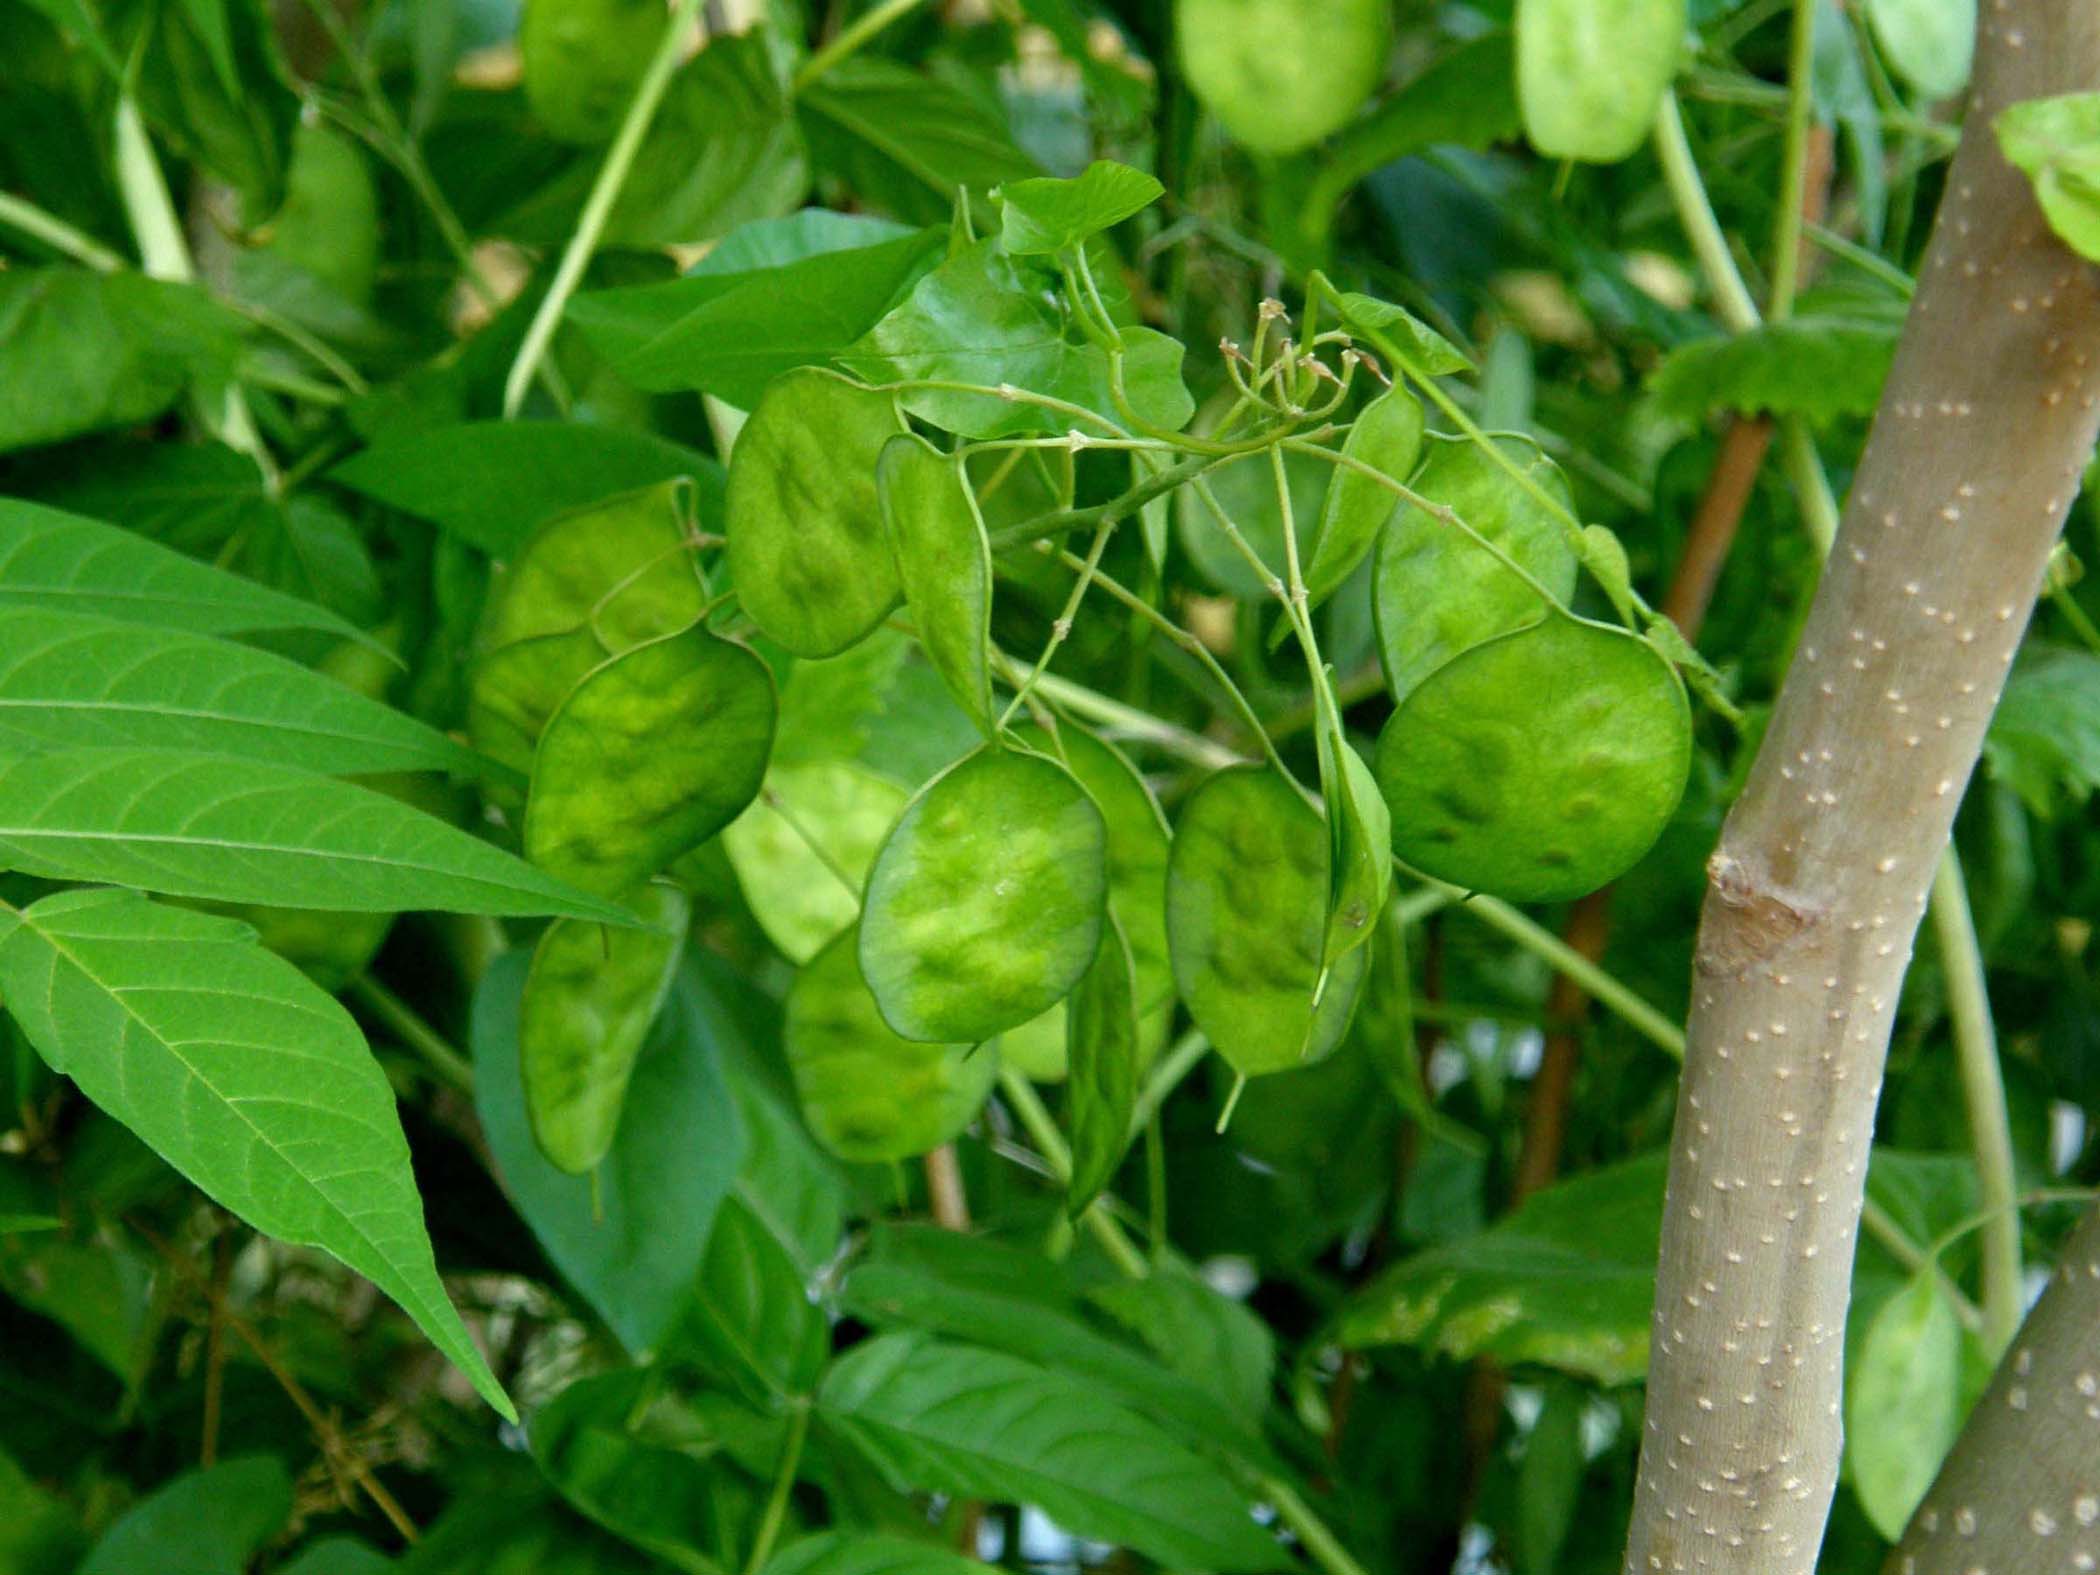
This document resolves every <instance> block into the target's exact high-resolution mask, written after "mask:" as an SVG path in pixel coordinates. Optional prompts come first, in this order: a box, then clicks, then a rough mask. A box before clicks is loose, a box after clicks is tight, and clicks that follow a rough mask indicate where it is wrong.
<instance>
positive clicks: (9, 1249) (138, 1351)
mask: <svg viewBox="0 0 2100 1575" xmlns="http://www.w3.org/2000/svg"><path fill="white" fill-rule="evenodd" d="M32 1223H34V1222H32ZM59 1225H60V1222H59V1221H57V1220H53V1221H51V1227H52V1228H54V1229H55V1228H58V1227H59ZM156 1267H157V1265H156V1264H155V1263H154V1262H153V1261H152V1260H151V1259H150V1258H148V1257H147V1256H146V1255H145V1253H144V1251H143V1249H137V1248H133V1247H130V1246H128V1245H126V1244H125V1243H124V1242H123V1241H113V1242H112V1241H92V1240H87V1241H68V1240H64V1239H62V1238H53V1237H48V1236H39V1237H37V1238H36V1239H35V1240H28V1241H16V1242H7V1241H4V1240H0V1288H4V1289H5V1290H6V1292H7V1294H8V1296H9V1297H10V1298H12V1299H13V1300H14V1301H16V1302H18V1303H19V1304H20V1305H22V1306H24V1307H26V1308H28V1309H29V1310H30V1311H32V1312H35V1313H40V1314H42V1315H43V1316H44V1317H46V1318H49V1319H50V1320H51V1321H52V1322H53V1323H55V1324H57V1325H58V1326H59V1327H60V1328H62V1329H64V1330H65V1331H66V1333H68V1334H70V1335H71V1336H72V1337H73V1338H74V1340H75V1341H76V1342H77V1343H78V1344H79V1345H80V1348H81V1349H82V1350H84V1351H87V1352H88V1353H89V1354H90V1355H92V1356H93V1357H94V1358H95V1359H96V1360H97V1361H99V1362H100V1363H102V1365H103V1366H104V1367H107V1368H108V1369H109V1370H110V1371H111V1372H112V1373H114V1374H116V1376H117V1378H118V1380H119V1381H121V1382H122V1383H123V1385H124V1387H125V1388H126V1389H127V1390H130V1391H134V1392H135V1391H137V1390H138V1388H139V1386H140V1385H141V1384H142V1383H143V1382H144V1381H145V1378H146V1373H147V1370H148V1368H150V1367H151V1366H152V1363H153V1356H154V1346H155V1342H156V1340H157V1339H158V1337H159V1335H160V1333H161V1330H162V1328H163V1324H164V1311H165V1310H164V1308H163V1307H162V1305H161V1303H160V1300H159V1298H158V1296H157V1294H156V1287H155V1283H154V1271H155V1269H156ZM0 1568H5V1566H4V1565H0Z"/></svg>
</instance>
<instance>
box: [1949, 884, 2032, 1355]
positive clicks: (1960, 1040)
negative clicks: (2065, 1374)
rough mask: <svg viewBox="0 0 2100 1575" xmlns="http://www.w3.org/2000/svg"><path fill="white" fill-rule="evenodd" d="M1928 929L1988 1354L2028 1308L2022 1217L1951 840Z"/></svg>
mask: <svg viewBox="0 0 2100 1575" xmlns="http://www.w3.org/2000/svg"><path fill="white" fill-rule="evenodd" d="M1932 925H1933V934H1934V935H1935V936H1936V937H1937V938H1938V940H1939V945H1940V964H1941V972H1942V974H1943V975H1944V976H1945V979H1946V986H1947V1017H1948V1021H1949V1023H1950V1024H1951V1026H1952V1028H1953V1031H1954V1058H1955V1063H1956V1065H1957V1067H1958V1068H1959V1070H1960V1073H1961V1086H1962V1101H1963V1103H1964V1104H1965V1105H1966V1106H1967V1107H1968V1113H1969V1147H1970V1151H1971V1152H1972V1153H1973V1154H1974V1155H1975V1159H1976V1193H1977V1199H1978V1201H1979V1202H1980V1203H1982V1205H1983V1207H1984V1208H1985V1209H1986V1210H1987V1211H1989V1212H1990V1218H1989V1219H1988V1220H1987V1221H1986V1222H1985V1224H1984V1227H1983V1316H1984V1342H1985V1345H1986V1346H1987V1348H1988V1349H1989V1351H1990V1354H1991V1355H1992V1356H1994V1357H1995V1356H1997V1355H1998V1354H2000V1353H2001V1352H2003V1351H2004V1349H2005V1348H2006V1346H2008V1345H2009V1344H2011V1343H2012V1337H2013V1335H2014V1333H2015V1332H2016V1331H2017V1330H2018V1329H2019V1327H2020V1317H2021V1314H2022V1313H2023V1312H2024V1311H2025V1310H2026V1309H2025V1295H2024V1293H2023V1290H2022V1286H2021V1281H2022V1278H2023V1271H2022V1269H2021V1265H2020V1217H2019V1214H2018V1213H2017V1211H2015V1209H2014V1208H2013V1196H2014V1172H2013V1151H2012V1122H2011V1118H2010V1116H2009V1115H2008V1114H2007V1113H2006V1106H2005V1079H2004V1075H2003V1073H2002V1071H2001V1069H2000V1067H1999V1064H1998V1034H1997V1030H1996V1028H1995V1027H1994V1026H1993V1025H1992V1023H1991V1002H1990V996H1989V994H1988V993H1987V988H1986V985H1985V982H1984V974H1983V949H1982V947H1981V945H1980V944H1979V943H1978V941H1977V938H1976V921H1975V917H1974V916H1973V915H1972V914H1971V912H1970V910H1969V893H1968V890H1967V888H1966V886H1965V884H1964V883H1963V880H1962V873H1961V864H1960V863H1959V862H1958V861H1957V860H1956V858H1955V856H1954V849H1953V848H1952V847H1951V846H1950V847H1949V848H1948V849H1947V851H1946V853H1945V854H1943V855H1942V856H1941V858H1940V864H1939V868H1938V870H1936V871H1935V872H1934V874H1933V877H1932Z"/></svg>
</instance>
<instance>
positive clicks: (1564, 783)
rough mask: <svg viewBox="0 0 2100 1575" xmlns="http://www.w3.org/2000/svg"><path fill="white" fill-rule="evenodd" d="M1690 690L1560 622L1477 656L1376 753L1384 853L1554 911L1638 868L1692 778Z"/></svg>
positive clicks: (1462, 659) (1627, 638)
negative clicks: (1387, 819)
mask: <svg viewBox="0 0 2100 1575" xmlns="http://www.w3.org/2000/svg"><path fill="white" fill-rule="evenodd" d="M1691 759H1692V713H1691V707H1690V705H1689V704H1688V703H1687V702H1686V700H1685V695H1684V685H1683V683H1682V682H1680V681H1679V679H1678V677H1677V674H1676V673H1675V671H1673V670H1672V669H1671V667H1670V664H1669V663H1668V662H1666V661H1664V660H1663V658H1662V657H1661V656H1660V655H1659V654H1658V653H1657V652H1656V650H1655V648H1654V647H1653V646H1652V645H1650V644H1648V642H1647V641H1645V640H1641V639H1637V638H1636V637H1634V636H1633V635H1630V634H1627V633H1625V632H1624V631H1623V630H1619V629H1613V628H1609V627H1607V626H1606V625H1604V624H1595V623H1588V622H1585V621H1584V620H1582V619H1579V618H1571V617H1568V616H1566V615H1564V614H1555V615H1553V616H1552V617H1549V618H1548V619H1546V620H1545V621H1544V622H1543V623H1537V624H1533V625H1532V626H1531V627H1530V628H1528V629H1520V630H1518V631H1517V632H1516V633H1514V634H1506V635H1502V636H1500V637H1498V638H1496V639H1493V640H1490V641H1488V642H1487V643H1485V644H1483V645H1476V646H1474V647H1473V648H1472V649H1471V650H1470V651H1467V652H1466V653H1465V654H1464V655H1462V656H1458V657H1456V658H1454V659H1453V660H1452V661H1450V662H1448V663H1446V664H1445V665H1444V666H1443V667H1440V668H1438V669H1437V670H1436V671H1435V672H1434V673H1432V674H1431V675H1430V676H1429V677H1428V678H1426V679H1424V680H1423V681H1422V683H1421V684H1420V685H1419V686H1417V687H1416V688H1415V689H1414V690H1412V691H1411V692H1410V693H1409V694H1408V696H1407V698H1406V699H1404V700H1403V701H1401V703H1400V707H1399V709H1398V710H1396V711H1395V712H1394V713H1393V716H1392V720H1391V721H1389V722H1388V723H1387V724H1386V727H1385V731H1384V732H1383V733H1381V734H1380V735H1379V738H1378V761H1377V772H1378V786H1379V789H1380V791H1381V792H1383V793H1384V795H1385V800H1386V803H1387V805H1388V806H1389V807H1390V808H1391V810H1392V831H1393V851H1394V852H1395V853H1397V854H1398V855H1399V856H1400V857H1401V858H1403V859H1405V860H1406V861H1407V862H1408V863H1409V864H1412V865H1413V866H1414V867H1415V868H1417V869H1419V870H1421V871H1422V872H1423V873H1425V874H1428V875H1433V876H1435V877H1436V878H1437V879H1439V880H1444V881H1449V882H1450V883H1451V884H1453V885H1454V886H1459V887H1462V888H1464V889H1465V890H1467V891H1487V892H1493V893H1494V894H1496V895H1497V896H1501V897H1506V898H1508V899H1509V900H1510V901H1512V902H1563V901H1567V900H1569V899H1571V898H1575V897H1579V896H1582V895H1583V894H1584V893H1586V892H1591V891H1595V890H1596V889H1597V888H1598V887H1599V886H1602V885H1604V884H1606V883H1607V882H1609V881H1612V880H1615V879H1617V878H1618V877H1619V876H1620V875H1622V874H1624V873H1625V872H1626V871H1627V870H1629V869H1631V868H1632V867H1633V865H1634V864H1635V863H1636V862H1638V861H1639V859H1640V858H1641V856H1642V855H1643V854H1645V853H1646V852H1647V851H1648V849H1649V848H1650V847H1652V846H1653V845H1654V843H1655V839H1656V838H1657V837H1659V836H1661V835H1662V830H1663V827H1664V826H1666V825H1668V824H1669V821H1670V817H1671V815H1672V814H1674V813H1675V812H1676V809H1677V801H1678V800H1679V799H1680V798H1681V797H1683V795H1684V786H1685V781H1686V778H1687V775H1688V773H1689V772H1690V770H1691Z"/></svg>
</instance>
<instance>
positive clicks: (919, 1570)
mask: <svg viewBox="0 0 2100 1575" xmlns="http://www.w3.org/2000/svg"><path fill="white" fill-rule="evenodd" d="M985 1568H986V1566H984V1565H982V1564H979V1563H978V1562H977V1561H976V1560H975V1559H966V1558H964V1557H963V1556H962V1555H961V1554H960V1553H955V1552H951V1551H950V1550H949V1549H947V1548H944V1547H942V1546H940V1544H938V1543H934V1542H918V1541H914V1540H913V1539H911V1538H909V1537H902V1536H898V1535H896V1534H895V1533H893V1532H882V1531H827V1532H823V1533H821V1534H819V1535H817V1536H814V1537H804V1538H803V1539H802V1540H801V1541H800V1542H797V1543H793V1544H791V1545H790V1546H788V1547H786V1548H783V1549H782V1550H781V1551H780V1552H778V1553H776V1554H774V1555H773V1557H772V1559H771V1560H770V1561H769V1562H768V1563H767V1565H766V1567H765V1572H764V1575H983V1572H984V1570H985Z"/></svg>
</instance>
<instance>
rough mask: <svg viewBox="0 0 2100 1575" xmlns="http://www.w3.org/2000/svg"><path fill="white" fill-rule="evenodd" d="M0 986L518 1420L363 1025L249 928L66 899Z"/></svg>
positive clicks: (68, 1065) (271, 1220) (222, 1191)
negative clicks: (439, 1242)
mask: <svg viewBox="0 0 2100 1575" xmlns="http://www.w3.org/2000/svg"><path fill="white" fill-rule="evenodd" d="M0 993H4V995H5V998H6V1000H7V1002H8V1007H9V1010H11V1011H12V1012H13V1013H14V1016H15V1020H16V1021H17V1022H19V1023H20V1024H21V1025H22V1030H23V1032H24V1033H25V1034H27V1035H28V1036H29V1039H30V1042H31V1043H32V1044H34V1045H35V1046H36V1047H37V1050H38V1053H39V1054H41V1055H42V1056H43V1057H44V1059H45V1060H46V1061H48V1062H49V1063H50V1064H51V1066H52V1069H53V1070H54V1071H58V1072H63V1073H65V1074H66V1075H67V1076H68V1077H70V1078H72V1079H73V1081H74V1082H75V1083H76V1084H78V1085H79V1087H80V1090H81V1092H82V1093H84V1094H86V1095H87V1096H88V1098H90V1099H92V1100H93V1101H94V1102H95V1103H96V1104H97V1105H100V1106H101V1107H102V1108H103V1109H104V1110H106V1111H108V1112H109V1113H110V1114H111V1115H112V1116H115V1117H116V1118H117V1119H118V1120H119V1121H122V1122H123V1123H124V1124H125V1125H126V1126H128V1127H130V1128H131V1130H132V1131H134V1132H135V1133H137V1134H138V1136H139V1137H140V1138H141V1139H143V1140H144V1141H145V1142H146V1143H147V1145H148V1146H150V1147H151V1148H152V1149H153V1150H154V1151H155V1152H156V1153H158V1154H159V1155H160V1156H161V1157H162V1158H163V1159H165V1160H167V1162H168V1163H169V1164H171V1165H173V1166H174V1167H175V1168H176V1169H177V1170H179V1171H181V1172H182V1173H183V1175H185V1176H187V1177H188V1178H189V1179H190V1180H191V1181H192V1182H193V1183H195V1184H196V1185H197V1186H198V1187H200V1188H202V1189H203V1190H204V1191H205V1192H206V1193H208V1194H209V1195H210V1196H211V1197H212V1198H214V1199H215V1200H216V1201H217V1202H219V1203H220V1204H221V1205H222V1206H223V1207H225V1208H227V1209H229V1210H231V1211H232V1212H233V1213H235V1214H237V1215H239V1216H240V1217H241V1218H242V1219H243V1220H245V1221H246V1222H247V1223H248V1224H250V1225H252V1226H254V1227H255V1228H256V1229H257V1230H259V1231H262V1232H263V1233H264V1234H266V1235H270V1236H275V1237H278V1238H279V1239H281V1240H284V1241H288V1242H291V1243H294V1244H295V1245H299V1246H309V1247H320V1248H323V1249H324V1250H326V1251H328V1252H331V1253H333V1254H334V1255H335V1256H336V1257H338V1258H340V1259H341V1260H342V1261H343V1262H344V1263H346V1264H348V1265H349V1266H350V1267H351V1268H352V1269H355V1270H356V1271H357V1272H358V1273H360V1274H362V1275H364V1276H365V1277H366V1278H367V1279H369V1280H371V1281H372V1283H373V1284H375V1285H377V1286H378V1287H379V1288H380V1289H381V1290H382V1291H384V1292H385V1293H386V1294H387V1295H388V1296H390V1297H392V1298H393V1299H394V1300H395V1301H396V1302H398V1303H400V1305H401V1306H402V1308H403V1309H404V1310H405V1311H406V1312H407V1313H408V1314H409V1316H410V1317H412V1318H413V1319H415V1321H416V1323H417V1325H418V1326H419V1327H420V1328H421V1329H422V1330H423V1332H424V1333H425V1334H426V1335H428V1336H429V1337H430V1340H431V1343H432V1344H434V1345H436V1346H437V1348H438V1349H439V1350H441V1351H442V1352H444V1353H445V1355H446V1356H447V1357H449V1358H450V1359H451V1360H452V1361H453V1362H454V1363H455V1364H456V1365H457V1366H458V1367H459V1368H460V1370H461V1371H462V1372H464V1373H465V1374H466V1375H467V1376H468V1377H469V1378H470V1379H471V1380H472V1381H473V1383H474V1386H475V1388H476V1389H477V1390H478V1391H479V1392H480V1393H481V1395H482V1397H483V1398H484V1399H486V1400H487V1401H488V1402H489V1404H491V1405H492V1406H494V1407H495V1408H496V1409H497V1410H498V1411H500V1412H502V1413H503V1414H504V1415H505V1416H512V1415H514V1413H513V1412H512V1410H511V1408H510V1402H509V1401H508V1400H507V1399H505V1398H504V1394H503V1391H502V1389H501V1388H499V1387H498V1386H497V1383H496V1380H495V1379H494V1378H493V1377H492V1376H491V1375H490V1373H489V1370H488V1367H487V1365H486V1364H485V1363H484V1362H483V1361H482V1359H481V1355H480V1353H479V1352H478V1351H476V1350H475V1348H474V1344H473V1341H472V1340H471V1339H470V1338H469V1337H468V1335H467V1331H466V1328H465V1326H464V1325H463V1324H461V1322H460V1321H459V1315H458V1314H457V1313H455V1312H454V1311H453V1309H452V1304H451V1303H450V1302H448V1301H447V1300H446V1299H445V1291H444V1287H443V1286H442V1285H441V1284H440V1283H439V1282H438V1277H437V1269H436V1266H435V1264H434V1263H433V1262H432V1259H431V1252H430V1239H429V1237H428V1236H426V1235H425V1234H424V1230H423V1218H422V1205H421V1200H420V1199H419V1198H418V1197H417V1195H416V1184H415V1176H414V1174H413V1172H412V1171H411V1170H410V1168H409V1161H408V1144H407V1141H406V1140H405V1139H404V1138H403V1137H402V1135H401V1125H400V1121H399V1118H398V1117H397V1116H396V1115H395V1112H394V1096H393V1090H392V1089H391V1088H389V1087H388V1086H387V1081H386V1077H385V1075H384V1074H383V1073H381V1071H380V1070H379V1065H378V1063H377V1062H376V1061H374V1060H373V1059H372V1057H371V1053H370V1052H369V1051H368V1050H367V1049H366V1047H365V1042H364V1036H363V1035H362V1034H360V1033H359V1032H358V1030H357V1025H356V1024H355V1023H353V1022H352V1021H351V1020H350V1016H349V1014H348V1013H347V1012H345V1011H344V1010H343V1009H342V1007H341V1006H340V1005H338V1004H337V1003H336V1001H335V1000H334V999H333V998H332V997H330V996H329V995H327V994H325V993H324V992H323V991H322V990H321V989H320V988H319V987H318V986H317V985H315V984H314V983H312V981H310V980H309V979H307V977H306V976H305V975H304V974H302V973H300V972H299V971H298V970H297V969H296V968H294V967H293V966H292V965H291V964H290V963H288V962H285V961H284V960H283V959H282V958H280V957H277V956H275V955H273V954H272V953H270V952H267V951H264V950H263V949H262V948H261V947H259V946H257V945H256V944H255V940H254V932H253V931H252V930H250V929H249V928H248V927H247V926H246V925H242V924H236V923H234V922H232V921H231V920H227V919H221V918H217V917H214V916H212V915H209V914H203V913H196V912H192V911H190V910H188V909H184V908H167V907H161V906H159V905H157V904H155V903H152V902H149V901H147V900H146V899H145V898H143V897H141V896H139V895H138V894H136V893H134V892H116V891H69V892H60V893H58V894H57V895H55V896H51V897H46V898H44V899H43V900H42V901H41V902H37V903H35V904H33V905H32V906H30V907H29V908H27V909H25V910H23V911H21V912H20V913H18V914H14V915H11V916H9V918H8V919H7V925H6V929H5V931H4V933H0ZM90 1562H91V1564H92V1562H93V1561H92V1560H91V1561H90ZM137 1567H138V1566H137V1565H128V1566H126V1565H116V1566H112V1568H115V1569H124V1570H127V1571H128V1570H130V1569H135V1568H137Z"/></svg>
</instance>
